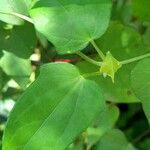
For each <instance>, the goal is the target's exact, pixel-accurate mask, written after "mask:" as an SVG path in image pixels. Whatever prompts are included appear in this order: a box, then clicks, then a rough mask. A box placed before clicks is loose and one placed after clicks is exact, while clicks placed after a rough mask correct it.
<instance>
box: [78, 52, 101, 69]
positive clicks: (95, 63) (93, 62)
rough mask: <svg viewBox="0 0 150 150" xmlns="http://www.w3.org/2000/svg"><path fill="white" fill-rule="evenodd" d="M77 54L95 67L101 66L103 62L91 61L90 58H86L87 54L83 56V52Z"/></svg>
mask: <svg viewBox="0 0 150 150" xmlns="http://www.w3.org/2000/svg"><path fill="white" fill-rule="evenodd" d="M77 54H78V55H79V56H80V57H82V58H83V59H84V60H86V61H88V62H90V63H92V64H94V65H97V66H101V64H102V63H101V62H98V61H95V60H93V59H91V58H90V57H88V56H86V55H85V54H83V53H82V52H77Z"/></svg>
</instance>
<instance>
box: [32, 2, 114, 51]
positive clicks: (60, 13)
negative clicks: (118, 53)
mask: <svg viewBox="0 0 150 150" xmlns="http://www.w3.org/2000/svg"><path fill="white" fill-rule="evenodd" d="M110 12H111V1H110V0H92V1H91V0H61V1H59V0H51V1H45V0H40V1H38V2H37V3H36V4H35V6H34V7H33V8H32V10H31V11H30V15H31V17H32V18H33V20H34V24H35V27H36V29H37V30H38V31H39V32H41V33H43V34H44V35H45V36H46V37H47V38H48V40H49V41H51V42H52V43H53V44H54V45H55V46H56V48H57V49H58V52H59V53H73V52H76V51H79V50H82V49H83V48H85V47H86V46H87V45H88V43H89V42H90V41H91V40H93V39H96V38H99V37H100V36H101V35H102V34H103V33H104V32H105V31H106V29H107V27H108V23H109V19H110Z"/></svg>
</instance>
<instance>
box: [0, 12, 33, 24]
mask: <svg viewBox="0 0 150 150" xmlns="http://www.w3.org/2000/svg"><path fill="white" fill-rule="evenodd" d="M0 13H1V14H5V15H12V16H16V17H19V18H21V19H23V20H25V21H28V22H30V23H32V24H33V20H32V19H31V18H30V17H28V16H25V15H22V14H19V13H15V12H2V11H0Z"/></svg>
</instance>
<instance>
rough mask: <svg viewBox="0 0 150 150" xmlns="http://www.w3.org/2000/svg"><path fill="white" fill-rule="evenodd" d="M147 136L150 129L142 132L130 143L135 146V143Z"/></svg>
mask: <svg viewBox="0 0 150 150" xmlns="http://www.w3.org/2000/svg"><path fill="white" fill-rule="evenodd" d="M148 135H150V129H148V130H146V131H145V132H143V133H142V134H140V135H139V136H138V137H136V138H135V139H134V140H133V141H131V143H134V144H135V143H137V142H139V141H140V140H141V139H142V138H144V137H145V136H148Z"/></svg>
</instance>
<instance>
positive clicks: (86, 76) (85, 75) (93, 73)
mask: <svg viewBox="0 0 150 150" xmlns="http://www.w3.org/2000/svg"><path fill="white" fill-rule="evenodd" d="M99 75H101V73H100V71H97V72H91V73H86V74H83V75H82V76H83V77H85V78H88V77H92V76H99Z"/></svg>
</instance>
